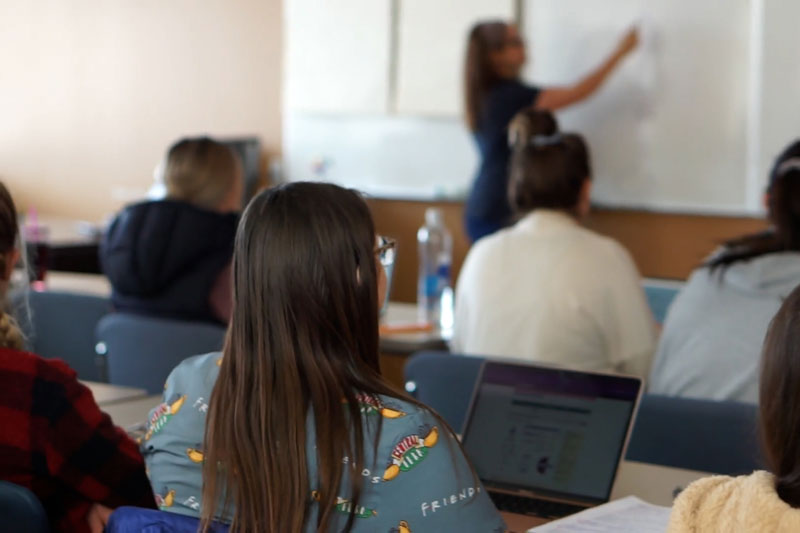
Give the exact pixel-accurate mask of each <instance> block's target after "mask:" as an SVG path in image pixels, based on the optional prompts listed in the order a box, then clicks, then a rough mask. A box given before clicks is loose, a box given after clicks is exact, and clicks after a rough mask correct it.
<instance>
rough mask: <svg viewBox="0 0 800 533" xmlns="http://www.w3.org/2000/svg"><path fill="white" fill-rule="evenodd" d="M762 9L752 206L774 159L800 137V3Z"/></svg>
mask: <svg viewBox="0 0 800 533" xmlns="http://www.w3.org/2000/svg"><path fill="white" fill-rule="evenodd" d="M762 8H763V12H762V17H763V32H762V36H763V41H762V42H763V46H762V49H761V51H760V58H761V61H760V62H759V64H758V73H757V74H758V79H759V81H760V83H759V85H758V87H757V90H758V92H759V96H760V97H759V99H758V101H757V104H758V105H759V108H758V110H757V120H758V132H759V136H758V138H757V139H755V141H756V142H757V143H758V144H757V146H756V147H754V152H755V153H756V154H757V157H758V160H757V161H756V162H755V169H754V171H755V172H756V177H757V181H755V182H754V183H753V184H752V187H751V190H750V193H751V196H752V197H753V198H752V199H751V203H752V202H758V201H760V197H761V194H762V193H763V191H764V188H765V186H766V178H767V173H768V172H769V169H770V167H771V166H772V162H773V160H774V158H775V157H776V156H777V155H778V154H779V153H780V152H781V151H782V150H783V148H784V147H785V146H786V145H788V144H789V143H790V142H792V141H794V140H795V139H797V138H798V137H800V60H799V59H798V50H800V31H798V21H800V2H798V1H797V0H766V1H764V2H763V6H762Z"/></svg>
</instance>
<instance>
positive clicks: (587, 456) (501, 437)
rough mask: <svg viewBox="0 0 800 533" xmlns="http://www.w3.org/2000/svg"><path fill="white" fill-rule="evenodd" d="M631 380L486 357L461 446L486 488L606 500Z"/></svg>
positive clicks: (633, 399)
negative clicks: (506, 361) (502, 361)
mask: <svg viewBox="0 0 800 533" xmlns="http://www.w3.org/2000/svg"><path fill="white" fill-rule="evenodd" d="M640 388H641V381H640V380H639V379H637V378H632V377H624V376H611V375H604V374H592V373H585V372H576V371H571V370H563V369H557V368H546V367H535V366H527V365H521V364H513V363H500V362H491V361H487V362H486V363H485V364H484V367H483V370H482V373H481V377H480V378H479V381H478V385H477V389H476V391H475V396H474V398H473V403H472V408H471V410H470V414H469V417H468V420H467V425H466V427H465V429H464V434H463V444H464V449H465V450H466V452H467V455H468V456H469V458H470V459H471V461H472V464H473V465H474V466H475V469H476V470H477V472H478V476H479V477H480V478H481V480H482V481H483V482H484V483H485V484H486V485H487V486H489V487H498V488H506V489H511V490H518V489H525V490H528V491H534V492H537V493H539V494H546V495H550V496H553V497H561V498H569V499H571V500H578V501H583V502H586V503H600V502H605V501H607V500H608V498H609V497H610V494H611V488H612V485H613V482H614V478H615V476H616V471H617V466H618V464H619V461H620V458H621V455H622V451H623V448H624V446H625V441H626V438H627V434H628V428H629V426H630V424H631V418H632V416H633V413H634V410H635V407H636V403H637V400H638V397H639V390H640Z"/></svg>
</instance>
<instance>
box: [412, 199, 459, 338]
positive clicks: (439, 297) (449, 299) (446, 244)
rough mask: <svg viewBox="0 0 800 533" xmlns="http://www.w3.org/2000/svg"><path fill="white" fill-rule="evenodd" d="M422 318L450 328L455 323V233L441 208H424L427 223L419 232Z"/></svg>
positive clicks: (444, 328)
mask: <svg viewBox="0 0 800 533" xmlns="http://www.w3.org/2000/svg"><path fill="white" fill-rule="evenodd" d="M417 244H418V247H419V279H418V284H417V306H418V309H419V319H420V320H422V321H424V322H429V323H431V324H433V325H434V326H437V327H440V328H441V329H442V330H444V331H447V330H450V329H452V327H453V288H452V280H451V274H450V272H451V266H452V264H453V237H452V236H451V235H450V232H449V231H447V227H446V226H445V225H444V217H443V215H442V211H441V210H440V209H436V208H429V209H428V210H427V211H425V225H424V226H422V227H421V228H420V229H419V231H418V232H417Z"/></svg>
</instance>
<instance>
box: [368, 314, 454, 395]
mask: <svg viewBox="0 0 800 533" xmlns="http://www.w3.org/2000/svg"><path fill="white" fill-rule="evenodd" d="M417 321H418V320H417V305H416V304H406V303H399V302H389V305H388V307H387V309H386V315H384V316H383V318H382V319H381V324H384V325H386V324H392V325H398V324H413V323H416V322H417ZM447 337H448V336H447V335H445V334H443V332H442V331H441V330H439V329H434V330H431V331H421V332H413V333H389V334H386V333H384V334H381V356H380V362H381V372H382V373H383V375H384V377H385V378H386V379H387V380H388V381H389V382H390V383H392V384H393V385H395V386H396V387H400V388H401V389H402V388H403V386H404V385H405V383H404V379H403V369H404V368H405V366H406V360H407V359H408V357H409V356H410V355H411V354H413V353H414V352H418V351H421V350H447Z"/></svg>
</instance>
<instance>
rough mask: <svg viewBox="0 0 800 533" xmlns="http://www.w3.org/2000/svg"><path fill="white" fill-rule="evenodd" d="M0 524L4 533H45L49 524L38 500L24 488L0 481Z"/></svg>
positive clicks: (48, 528) (48, 529)
mask: <svg viewBox="0 0 800 533" xmlns="http://www.w3.org/2000/svg"><path fill="white" fill-rule="evenodd" d="M0 523H2V524H3V526H2V529H3V531H4V532H6V533H47V532H48V531H50V524H49V522H48V520H47V513H46V512H45V510H44V507H42V503H41V502H40V501H39V498H37V497H36V495H35V494H33V493H32V492H31V491H29V490H28V489H26V488H25V487H21V486H19V485H16V484H14V483H9V482H8V481H0Z"/></svg>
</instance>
